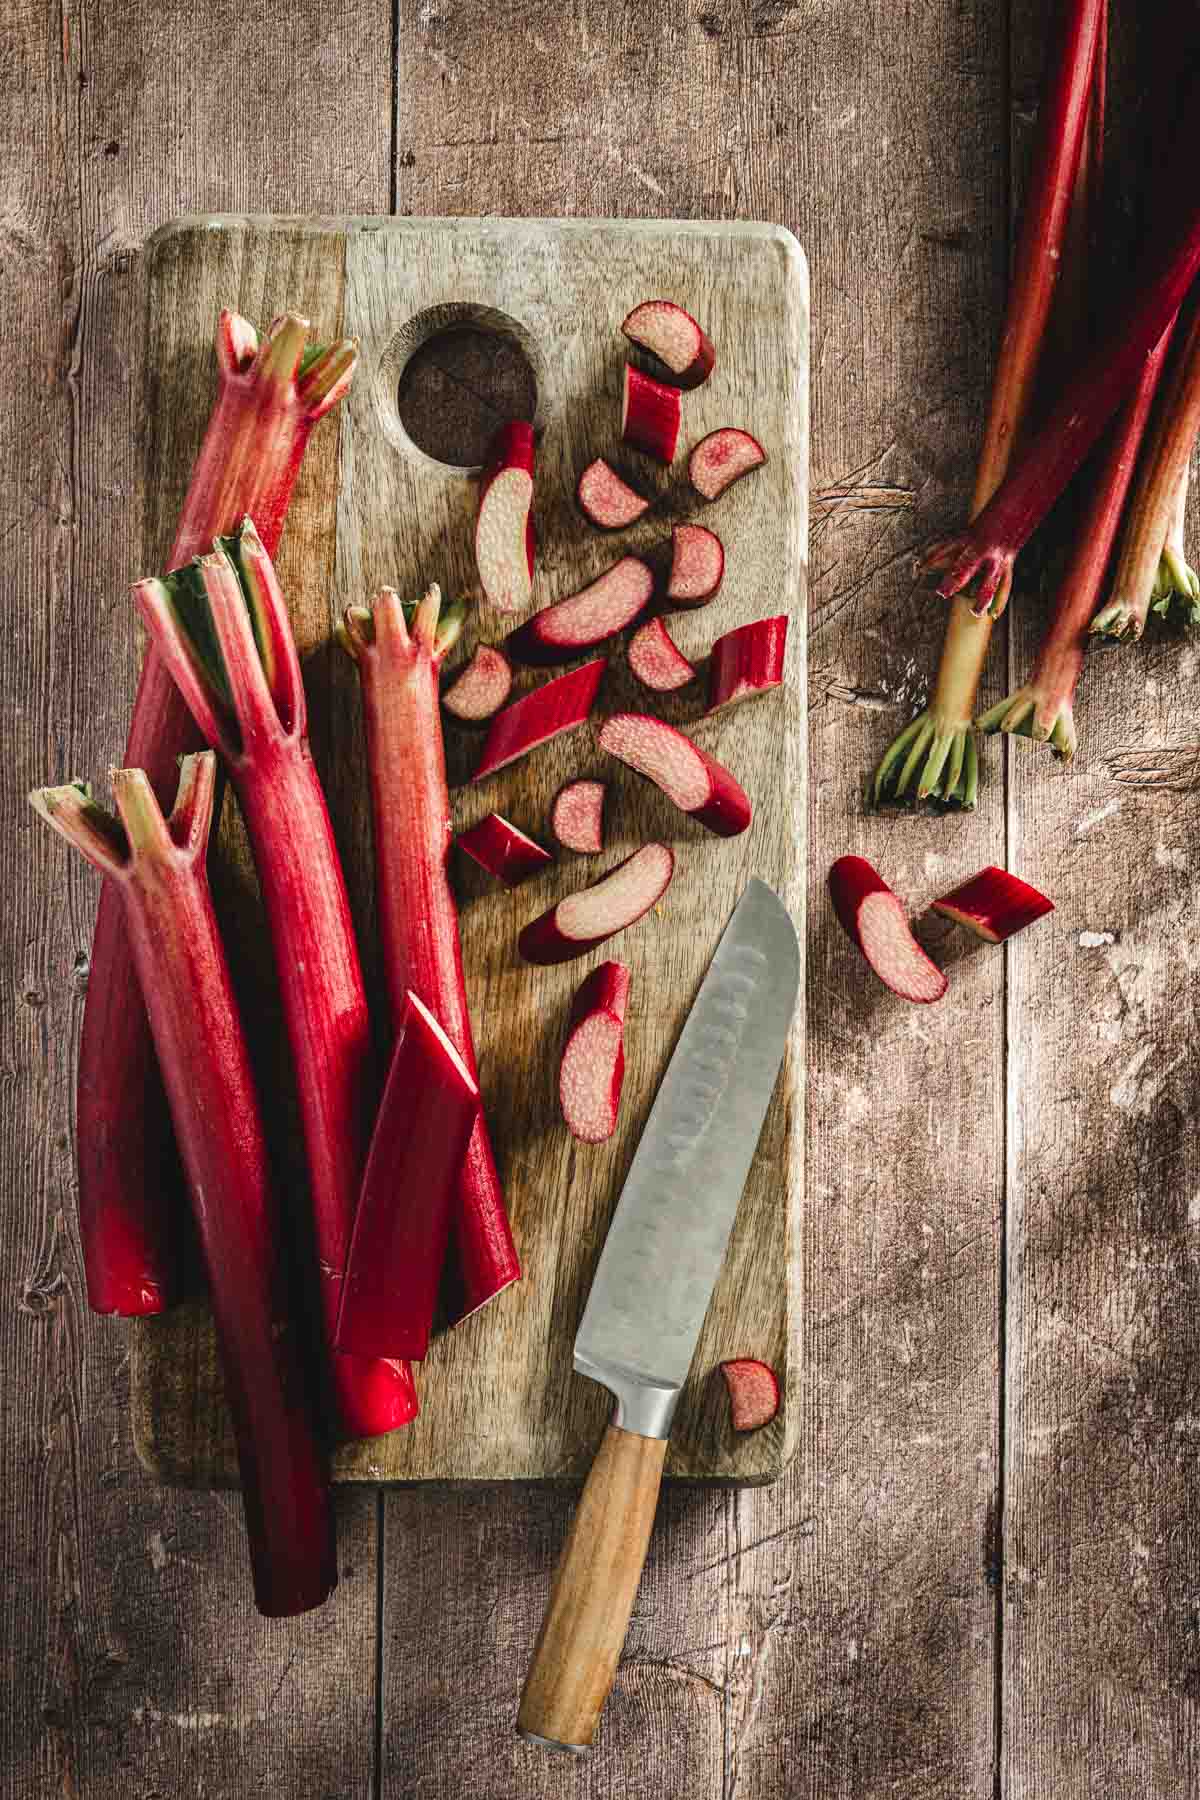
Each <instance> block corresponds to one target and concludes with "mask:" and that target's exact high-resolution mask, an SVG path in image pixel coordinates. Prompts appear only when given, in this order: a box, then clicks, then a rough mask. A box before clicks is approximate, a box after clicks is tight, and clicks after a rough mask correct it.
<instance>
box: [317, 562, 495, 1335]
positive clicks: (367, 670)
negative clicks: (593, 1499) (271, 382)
mask: <svg viewBox="0 0 1200 1800" xmlns="http://www.w3.org/2000/svg"><path fill="white" fill-rule="evenodd" d="M457 632H458V621H457V618H456V616H455V614H454V612H453V610H452V609H448V610H447V611H446V612H443V611H442V606H441V595H440V593H439V592H438V589H437V588H436V586H435V587H431V588H430V589H429V591H428V593H426V595H425V596H424V598H423V599H422V600H421V601H420V602H419V603H418V604H417V605H416V606H411V607H406V606H404V605H403V604H402V602H401V600H400V597H399V595H398V594H395V593H394V592H393V591H392V590H391V589H390V588H385V589H384V590H383V591H382V593H380V594H379V595H377V596H376V598H375V600H374V602H373V603H372V605H371V606H369V607H368V606H355V607H351V608H350V609H349V611H348V612H347V613H346V615H345V618H344V619H343V621H342V627H341V631H340V633H339V637H340V640H341V643H342V646H343V648H344V649H345V650H346V651H347V652H348V653H349V654H350V655H351V656H353V657H354V659H355V661H356V662H357V664H358V673H359V680H360V682H361V685H362V695H363V718H364V722H365V726H366V734H367V765H368V769H369V773H370V786H371V818H372V826H373V835H374V842H375V885H376V910H377V913H378V917H379V931H380V937H381V940H382V946H383V966H384V974H385V977H386V980H387V987H388V999H389V1002H390V1007H391V1015H392V1019H393V1021H394V1023H395V1024H396V1025H397V1026H398V1025H399V1022H400V1020H401V1019H402V1018H403V1017H404V1015H405V1009H406V1006H407V1003H408V993H409V990H410V989H411V991H412V992H413V993H414V994H416V996H417V998H418V999H419V1000H420V1001H421V1002H422V1004H423V1005H424V1006H426V1007H428V1009H429V1011H430V1012H431V1013H432V1014H433V1016H434V1017H435V1018H436V1019H437V1021H438V1023H439V1024H440V1025H441V1027H442V1029H443V1030H444V1031H445V1032H446V1034H447V1036H448V1037H449V1039H450V1041H451V1043H452V1044H453V1045H454V1048H455V1049H456V1050H457V1052H458V1054H459V1055H460V1056H461V1057H462V1060H463V1062H464V1064H465V1065H466V1068H467V1070H468V1072H469V1073H470V1075H471V1077H472V1079H475V1077H476V1065H475V1045H474V1040H473V1038H472V1033H471V1019H470V1014H469V1012H468V1008H467V993H466V986H465V984H464V981H463V967H462V948H461V944H460V941H459V932H458V911H457V908H456V906H455V904H454V895H453V892H452V891H451V887H450V880H449V876H448V873H447V866H446V865H447V860H448V857H449V853H450V844H451V839H452V835H453V827H452V825H451V821H450V794H449V790H448V788H447V785H446V759H445V753H444V749H443V745H442V724H441V715H440V713H439V711H438V674H439V670H440V667H441V663H442V659H443V657H444V656H445V655H446V654H447V652H448V651H449V649H450V648H451V646H452V644H453V643H454V641H455V638H456V636H457ZM500 716H501V717H503V714H501V715H500ZM451 1245H452V1253H451V1255H450V1257H449V1259H448V1264H447V1287H448V1292H447V1294H446V1304H447V1310H448V1312H449V1316H450V1318H451V1319H452V1320H453V1321H455V1322H457V1321H459V1320H461V1319H464V1318H467V1317H468V1316H469V1315H470V1314H471V1313H473V1312H476V1311H478V1309H479V1308H480V1307H481V1306H484V1305H486V1304H487V1303H488V1302H489V1301H490V1300H492V1299H494V1298H495V1297H496V1295H497V1294H500V1293H502V1292H503V1291H504V1289H505V1288H506V1287H508V1286H510V1285H511V1284H512V1283H513V1282H514V1281H516V1280H517V1279H518V1278H519V1276H520V1273H521V1270H520V1264H519V1263H518V1261H517V1254H516V1250H515V1248H514V1246H513V1240H512V1231H511V1229H510V1226H509V1222H508V1215H507V1213H506V1212H505V1209H504V1195H503V1192H502V1190H501V1186H500V1177H499V1174H498V1172H497V1169H496V1160H495V1157H494V1156H493V1154H492V1145H491V1138H490V1136H489V1134H488V1129H487V1124H486V1121H485V1119H484V1115H483V1113H482V1112H481V1113H480V1114H479V1117H478V1118H477V1120H476V1122H475V1128H474V1130H473V1131H472V1133H471V1139H470V1142H469V1144H468V1146H467V1154H466V1158H465V1160H464V1162H463V1166H462V1172H461V1175H460V1179H459V1187H458V1197H457V1200H456V1202H455V1214H454V1227H453V1232H452V1238H451Z"/></svg>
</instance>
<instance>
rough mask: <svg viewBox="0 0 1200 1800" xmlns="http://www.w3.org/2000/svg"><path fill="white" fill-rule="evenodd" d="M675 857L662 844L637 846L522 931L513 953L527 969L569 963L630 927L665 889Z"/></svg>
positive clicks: (656, 901) (659, 897) (668, 883)
mask: <svg viewBox="0 0 1200 1800" xmlns="http://www.w3.org/2000/svg"><path fill="white" fill-rule="evenodd" d="M674 873H675V857H674V854H673V853H672V851H670V850H669V849H668V848H667V846H666V844H643V845H642V848H641V849H640V850H635V851H634V853H633V855H632V856H629V857H626V859H625V861H624V862H623V863H618V864H617V866H616V868H615V869H610V870H609V872H608V874H607V875H602V876H601V877H600V879H599V881H595V882H593V883H592V885H591V887H589V888H582V889H581V890H580V891H579V893H576V894H568V895H567V897H566V899H565V900H560V901H559V902H558V903H557V905H555V906H551V907H550V908H548V910H547V911H546V912H544V913H542V915H541V917H540V918H537V919H534V920H532V921H531V923H530V924H528V925H526V927H525V929H524V931H523V932H522V933H521V935H520V937H519V938H518V940H517V949H518V950H519V951H520V953H521V955H522V956H523V957H524V959H525V961H526V962H528V963H561V962H570V961H571V960H572V959H573V958H574V957H576V956H586V954H587V952H588V951H589V950H594V949H595V948H596V947H597V945H598V944H603V943H604V942H605V941H606V939H608V938H610V937H614V936H615V935H616V933H617V932H618V931H624V930H626V928H627V927H628V926H630V925H636V923H637V921H638V920H639V919H640V918H643V917H644V916H645V914H646V913H648V912H649V911H650V908H651V907H652V906H657V905H658V903H659V901H660V900H661V899H662V897H663V895H664V894H665V893H666V891H667V889H668V888H669V887H670V885H671V877H672V875H673V874H674Z"/></svg>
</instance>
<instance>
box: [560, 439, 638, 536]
mask: <svg viewBox="0 0 1200 1800" xmlns="http://www.w3.org/2000/svg"><path fill="white" fill-rule="evenodd" d="M575 499H576V502H577V503H578V506H579V510H580V512H581V513H582V514H583V516H584V518H585V519H589V520H590V521H591V523H592V524H593V525H596V526H598V527H599V528H600V530H601V531H618V530H620V528H621V527H622V526H624V525H632V524H633V523H634V520H635V519H640V518H641V517H642V514H643V513H645V512H646V511H647V510H648V509H649V506H650V502H649V501H648V500H647V499H645V498H644V497H643V496H642V495H641V494H639V493H637V492H636V490H635V489H634V488H631V487H630V485H629V483H628V482H627V481H622V479H621V477H620V476H619V475H618V474H617V471H616V470H615V469H614V468H612V467H610V465H609V464H608V463H606V462H605V461H604V458H603V457H602V456H598V457H597V458H596V460H595V462H590V463H589V464H588V466H587V468H586V469H585V470H584V471H583V474H582V475H581V476H580V477H579V481H578V483H577V485H576V488H575Z"/></svg>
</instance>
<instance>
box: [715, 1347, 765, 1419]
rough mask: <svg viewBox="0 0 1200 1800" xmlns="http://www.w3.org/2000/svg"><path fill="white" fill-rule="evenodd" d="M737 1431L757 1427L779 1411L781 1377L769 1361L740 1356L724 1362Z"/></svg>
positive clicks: (723, 1373) (723, 1367)
mask: <svg viewBox="0 0 1200 1800" xmlns="http://www.w3.org/2000/svg"><path fill="white" fill-rule="evenodd" d="M721 1373H722V1375H723V1376H724V1377H725V1386H726V1387H727V1388H728V1389H729V1407H730V1411H731V1412H732V1414H733V1429H734V1430H735V1431H758V1430H759V1429H760V1428H761V1427H762V1426H763V1425H769V1424H770V1423H771V1420H772V1419H773V1418H774V1417H775V1415H776V1413H777V1412H778V1411H779V1381H778V1378H777V1376H776V1374H775V1371H774V1369H773V1368H772V1367H771V1366H770V1364H769V1363H765V1362H759V1361H758V1360H757V1358H756V1357H753V1356H738V1357H735V1358H734V1359H733V1360H732V1361H731V1362H723V1363H722V1364H721Z"/></svg>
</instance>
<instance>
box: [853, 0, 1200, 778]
mask: <svg viewBox="0 0 1200 1800" xmlns="http://www.w3.org/2000/svg"><path fill="white" fill-rule="evenodd" d="M1152 10H1155V11H1156V12H1157V11H1161V17H1160V18H1158V19H1156V20H1155V22H1154V23H1153V24H1152V26H1151V27H1150V28H1151V29H1153V30H1155V31H1158V32H1160V33H1161V34H1164V35H1166V36H1169V37H1172V38H1174V39H1175V41H1174V42H1173V43H1172V44H1171V45H1169V46H1163V47H1162V50H1161V54H1160V56H1159V58H1158V66H1160V67H1170V68H1172V69H1173V70H1175V71H1179V72H1181V78H1180V79H1178V80H1176V79H1175V77H1174V76H1173V83H1174V85H1173V93H1174V95H1175V98H1176V103H1175V104H1173V106H1172V107H1171V108H1169V109H1168V108H1163V109H1160V115H1159V118H1158V121H1157V136H1158V138H1159V139H1160V140H1161V141H1159V142H1157V143H1155V144H1153V145H1151V146H1150V147H1149V149H1148V151H1147V154H1146V157H1145V167H1146V191H1145V196H1144V203H1143V206H1142V209H1141V234H1142V235H1141V243H1140V245H1139V247H1138V249H1137V251H1136V254H1134V256H1133V257H1132V258H1131V259H1129V260H1130V265H1131V270H1132V273H1131V276H1130V277H1129V279H1128V280H1127V281H1126V282H1125V284H1124V291H1123V292H1121V293H1120V294H1119V297H1118V298H1117V300H1116V301H1115V302H1113V303H1109V304H1107V305H1105V306H1104V307H1103V309H1102V312H1101V316H1100V319H1099V322H1098V324H1097V325H1095V326H1094V327H1093V326H1092V324H1091V318H1092V314H1093V308H1094V305H1095V302H1096V296H1097V295H1098V294H1107V293H1108V292H1109V290H1110V288H1111V287H1112V286H1113V282H1112V278H1111V276H1110V273H1109V272H1110V270H1111V269H1112V267H1113V265H1114V262H1115V257H1114V255H1113V251H1112V248H1111V246H1106V244H1105V233H1104V230H1103V227H1102V221H1103V218H1104V214H1105V210H1106V209H1105V208H1104V206H1103V204H1102V188H1103V173H1104V142H1105V95H1106V85H1107V84H1106V71H1107V54H1108V52H1107V33H1108V16H1107V4H1106V0H1061V4H1060V6H1059V9H1058V15H1059V16H1058V21H1057V31H1056V36H1055V40H1054V42H1053V44H1052V46H1051V50H1050V53H1049V57H1048V61H1047V68H1046V75H1045V82H1044V88H1043V93H1042V99H1041V107H1040V112H1039V131H1038V140H1037V146H1036V150H1035V154H1034V164H1033V170H1032V174H1031V179H1030V183H1029V189H1028V195H1027V199H1026V203H1025V207H1024V212H1023V216H1022V220H1021V225H1020V232H1019V237H1018V242H1017V247H1016V255H1015V259H1014V264H1013V276H1012V285H1011V291H1010V295H1009V301H1008V308H1007V313H1006V317H1005V322H1004V331H1003V336H1002V339H1001V345H1000V353H999V357H998V361H997V366H996V373H995V380H994V386H993V389H992V400H991V409H990V413H989V417H988V423H987V429H986V432H985V435H984V442H983V449H982V451H981V454H980V458H979V465H978V469H977V472H976V478H975V488H974V494H973V497H972V502H971V509H970V517H969V520H968V522H967V524H966V525H965V526H964V528H963V529H962V530H961V531H960V532H958V533H956V534H955V535H954V536H952V537H949V538H947V539H945V540H944V541H942V542H940V543H937V544H935V545H933V546H932V547H931V548H930V549H929V550H928V551H927V552H926V554H925V557H924V569H925V570H926V571H927V572H929V573H930V574H932V575H933V576H934V577H935V580H936V591H937V593H938V595H940V596H941V598H942V599H944V600H946V601H948V602H949V614H948V619H947V624H946V634H945V642H944V646H943V649H942V657H941V663H940V666H939V668H938V673H937V679H936V682H935V685H934V692H933V697H932V699H931V701H930V703H929V705H928V707H927V708H926V709H925V711H923V712H922V713H921V714H920V715H919V717H917V718H915V719H913V720H912V721H911V723H910V724H908V725H907V726H906V727H905V729H904V730H903V731H902V732H901V733H900V735H899V737H897V738H896V740H895V741H894V743H892V744H891V745H890V747H889V748H888V750H887V752H886V753H885V755H884V757H883V759H882V760H881V762H880V763H879V766H878V768H877V769H876V771H875V777H874V783H873V798H874V800H875V802H876V804H881V803H909V802H913V801H918V802H919V801H925V800H929V801H932V802H935V803H937V804H939V805H941V806H944V807H949V808H955V807H961V808H971V807H973V806H974V805H975V803H976V799H977V794H978V787H979V747H978V742H977V739H978V737H980V736H986V735H989V734H991V733H994V732H1005V733H1009V734H1017V735H1020V736H1023V737H1026V738H1031V739H1033V740H1035V741H1036V742H1039V743H1046V744H1049V745H1050V747H1051V749H1052V750H1053V751H1054V752H1055V754H1056V755H1057V756H1058V757H1059V758H1060V759H1062V760H1063V761H1069V760H1070V758H1071V757H1072V756H1073V755H1074V754H1075V751H1076V748H1077V734H1076V726H1075V715H1074V698H1075V689H1076V685H1077V683H1078V680H1079V677H1080V674H1081V671H1082V669H1083V665H1084V657H1085V653H1086V651H1087V649H1088V645H1089V642H1090V640H1091V639H1093V638H1103V639H1107V640H1109V641H1115V642H1118V643H1130V642H1134V641H1136V640H1137V639H1139V638H1140V637H1141V635H1142V633H1143V631H1144V630H1145V628H1146V624H1147V621H1148V619H1149V616H1150V613H1151V612H1152V611H1153V612H1155V613H1156V614H1159V615H1161V616H1162V617H1163V618H1164V619H1167V620H1169V621H1171V622H1172V623H1176V624H1179V625H1183V626H1189V625H1190V626H1195V625H1200V580H1198V579H1197V576H1196V575H1195V573H1194V572H1193V570H1192V569H1191V568H1190V567H1189V565H1188V562H1187V557H1186V554H1185V551H1184V546H1183V523H1184V512H1185V505H1186V498H1187V483H1188V467H1189V463H1190V460H1191V454H1192V449H1193V445H1194V443H1195V439H1196V434H1197V429H1198V428H1200V291H1198V289H1197V273H1198V272H1200V182H1197V180H1196V179H1195V174H1194V159H1193V157H1192V155H1191V150H1190V144H1189V143H1188V141H1187V138H1186V135H1181V134H1186V133H1187V131H1188V130H1189V123H1188V121H1189V109H1188V106H1187V104H1186V96H1188V95H1190V94H1191V93H1193V92H1195V91H1197V90H1196V76H1197V74H1200V29H1198V27H1197V22H1196V21H1195V20H1194V19H1192V20H1189V19H1188V17H1187V14H1188V10H1189V9H1188V8H1185V7H1180V8H1178V9H1176V8H1174V7H1169V8H1163V9H1152ZM1181 96H1182V97H1183V98H1181ZM1081 470H1082V474H1080V471H1081ZM1076 476H1079V479H1078V480H1077V481H1076V480H1074V479H1073V478H1075V477H1076ZM1068 488H1069V489H1070V492H1069V493H1068ZM1064 494H1066V495H1067V498H1066V501H1065V502H1063V504H1061V505H1060V504H1059V503H1060V502H1061V501H1063V496H1064ZM1047 520H1049V521H1050V523H1051V529H1052V531H1053V530H1055V529H1058V538H1059V544H1058V548H1059V551H1060V556H1059V561H1058V573H1057V574H1056V575H1055V578H1054V584H1055V592H1054V598H1053V603H1052V606H1051V609H1050V613H1049V617H1048V619H1047V623H1046V627H1045V631H1044V634H1043V636H1042V640H1041V644H1040V647H1039V649H1038V652H1037V655H1036V657H1035V660H1034V665H1033V667H1032V669H1031V670H1030V672H1029V675H1028V678H1027V680H1026V681H1025V682H1024V683H1023V684H1022V685H1021V686H1020V687H1019V688H1018V689H1017V690H1016V691H1015V692H1014V693H1012V694H1010V695H1008V696H1007V697H1006V698H1005V699H1004V700H1002V701H1000V703H999V704H998V705H996V706H993V707H990V708H989V709H988V710H986V711H984V712H982V713H980V714H978V715H977V713H976V697H977V693H978V687H979V681H980V677H981V675H982V672H983V667H984V662H985V659H986V656H987V651H988V645H989V643H990V640H991V634H992V628H993V626H994V624H995V621H996V620H997V619H998V618H999V617H1000V616H1001V614H1002V613H1003V611H1004V609H1005V607H1006V605H1007V604H1008V601H1009V597H1010V594H1011V593H1012V592H1013V589H1014V582H1015V583H1016V585H1017V587H1018V588H1019V587H1020V581H1019V575H1018V572H1017V570H1016V563H1017V558H1018V555H1019V554H1020V552H1021V551H1022V550H1023V549H1024V548H1025V546H1026V544H1027V543H1028V542H1029V540H1030V538H1031V537H1032V536H1033V534H1034V533H1035V532H1036V531H1037V530H1038V529H1039V527H1040V526H1042V525H1043V524H1044V523H1045V522H1046V521H1047Z"/></svg>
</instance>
